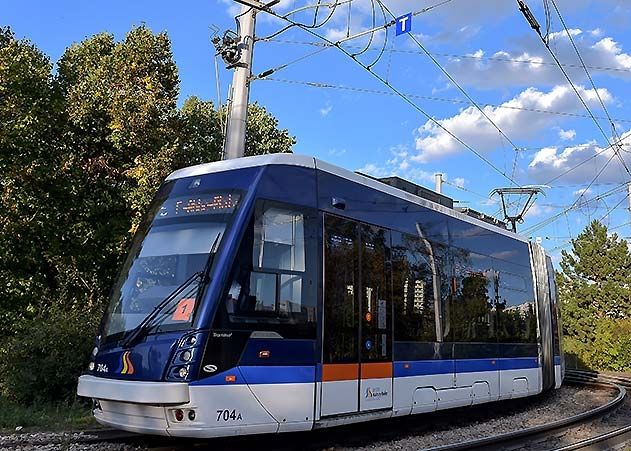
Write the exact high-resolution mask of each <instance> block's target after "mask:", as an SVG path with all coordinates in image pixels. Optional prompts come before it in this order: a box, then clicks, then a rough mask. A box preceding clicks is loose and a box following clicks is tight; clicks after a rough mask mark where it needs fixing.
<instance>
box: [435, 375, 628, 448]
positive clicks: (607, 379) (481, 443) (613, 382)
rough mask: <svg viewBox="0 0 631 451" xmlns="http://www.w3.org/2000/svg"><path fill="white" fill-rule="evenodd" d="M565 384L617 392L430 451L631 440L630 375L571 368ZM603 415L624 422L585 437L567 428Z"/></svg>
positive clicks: (586, 445) (606, 445)
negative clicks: (580, 409) (586, 406)
mask: <svg viewBox="0 0 631 451" xmlns="http://www.w3.org/2000/svg"><path fill="white" fill-rule="evenodd" d="M564 383H570V384H579V385H594V386H599V387H611V388H613V389H615V390H617V392H618V393H617V395H616V397H615V398H614V399H612V400H611V401H609V402H608V403H606V404H604V405H602V406H599V407H597V408H595V409H592V410H589V411H587V412H584V413H582V414H580V415H575V416H572V417H569V418H565V419H563V420H559V421H556V422H553V423H549V424H546V425H542V426H537V427H533V428H527V429H523V430H519V431H515V432H511V433H508V434H502V435H498V436H494V437H486V438H483V439H479V440H472V441H469V442H463V443H458V444H454V445H448V446H440V447H436V448H431V449H430V450H429V451H456V450H500V449H507V450H508V449H511V450H514V449H524V450H554V451H570V450H579V449H580V450H586V449H598V450H602V449H612V448H614V447H616V446H618V445H620V444H622V443H625V442H629V441H631V415H630V412H631V399H630V397H629V394H628V392H627V390H631V376H629V377H623V376H616V375H607V374H600V373H596V372H592V371H568V372H567V374H566V378H565V380H564ZM604 416H607V417H608V419H615V420H620V423H622V424H621V425H619V426H614V427H612V428H611V429H610V430H606V431H604V432H599V433H596V434H595V435H592V436H590V437H587V438H584V439H578V440H574V439H573V438H572V434H568V431H570V430H571V429H576V428H581V427H583V426H584V425H586V424H589V423H593V422H594V421H596V420H598V419H600V418H602V417H604Z"/></svg>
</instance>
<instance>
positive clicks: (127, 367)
mask: <svg viewBox="0 0 631 451" xmlns="http://www.w3.org/2000/svg"><path fill="white" fill-rule="evenodd" d="M129 354H130V351H125V352H124V353H123V356H122V358H121V360H122V363H123V369H122V370H121V374H134V365H132V363H131V358H130V357H129Z"/></svg>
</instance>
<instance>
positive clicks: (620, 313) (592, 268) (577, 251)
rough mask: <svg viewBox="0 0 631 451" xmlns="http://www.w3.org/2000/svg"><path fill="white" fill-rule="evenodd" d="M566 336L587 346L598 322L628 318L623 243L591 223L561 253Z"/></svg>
mask: <svg viewBox="0 0 631 451" xmlns="http://www.w3.org/2000/svg"><path fill="white" fill-rule="evenodd" d="M557 282H558V285H559V294H560V298H561V302H562V312H563V327H564V329H565V333H566V335H568V336H570V337H572V338H574V339H576V340H578V341H579V342H582V343H585V344H590V343H593V341H594V340H595V339H596V330H597V327H596V326H597V324H598V321H599V320H602V319H610V320H621V319H625V318H631V286H630V282H631V253H630V252H629V247H628V245H627V242H626V241H625V240H623V239H621V238H619V237H618V236H617V235H616V234H612V235H609V234H608V233H607V227H606V226H604V225H603V224H601V223H600V222H598V221H593V222H592V223H591V224H589V225H588V226H587V227H586V228H585V230H584V231H583V232H582V233H581V234H579V235H578V237H576V239H573V240H572V250H571V251H570V252H568V251H563V252H562V260H561V271H560V272H558V273H557Z"/></svg>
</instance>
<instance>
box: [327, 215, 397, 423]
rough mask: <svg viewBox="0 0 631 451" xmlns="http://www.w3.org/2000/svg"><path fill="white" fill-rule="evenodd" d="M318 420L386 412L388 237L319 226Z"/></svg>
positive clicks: (348, 225) (344, 224)
mask: <svg viewBox="0 0 631 451" xmlns="http://www.w3.org/2000/svg"><path fill="white" fill-rule="evenodd" d="M324 241H325V246H324V273H325V276H324V330H323V365H322V391H321V411H320V414H321V416H329V415H341V414H352V413H357V412H364V411H372V410H379V409H390V408H392V316H391V315H392V306H391V290H390V286H391V281H390V265H389V258H390V256H389V243H390V233H389V231H387V230H384V229H381V228H378V227H374V226H368V225H364V224H359V223H357V222H354V221H349V220H346V219H342V218H337V217H335V216H329V215H327V216H325V220H324Z"/></svg>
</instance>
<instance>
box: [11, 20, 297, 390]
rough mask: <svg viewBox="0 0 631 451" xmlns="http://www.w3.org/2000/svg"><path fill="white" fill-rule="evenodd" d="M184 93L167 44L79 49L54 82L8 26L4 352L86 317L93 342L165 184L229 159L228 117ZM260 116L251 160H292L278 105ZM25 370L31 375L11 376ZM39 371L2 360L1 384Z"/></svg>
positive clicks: (134, 34)
mask: <svg viewBox="0 0 631 451" xmlns="http://www.w3.org/2000/svg"><path fill="white" fill-rule="evenodd" d="M178 95H179V77H178V72H177V66H176V64H175V61H174V60H173V54H172V51H171V42H170V40H169V37H168V35H167V34H166V33H153V32H152V31H151V30H150V29H149V28H147V27H146V26H140V27H135V28H133V29H132V30H131V31H130V32H129V33H128V34H127V36H126V37H125V38H124V39H123V40H122V41H120V42H116V41H115V39H114V37H113V35H111V34H109V33H101V34H97V35H95V36H92V37H89V38H87V39H85V40H84V41H82V42H80V43H75V44H73V45H71V46H70V47H68V48H67V49H66V51H65V53H64V54H63V56H62V57H61V59H60V60H59V61H58V62H57V70H56V71H53V64H52V62H51V61H50V60H49V58H48V57H47V56H46V55H44V54H43V53H42V52H41V51H40V50H39V49H37V47H35V46H34V45H33V44H32V43H31V42H29V41H28V40H25V39H17V38H16V37H15V35H14V34H13V32H12V31H11V30H10V29H9V28H0V211H2V212H3V214H2V215H0V280H2V281H3V283H2V284H0V355H1V354H2V351H3V349H2V348H3V347H4V349H5V350H6V349H9V348H10V347H11V346H12V344H11V340H10V339H11V337H12V336H14V335H16V334H18V333H19V331H20V330H27V329H28V323H29V322H30V321H37V322H39V323H38V324H42V322H46V321H48V322H49V323H50V324H48V323H46V325H45V327H44V326H42V327H43V328H44V329H46V327H48V328H49V329H51V328H52V329H55V330H60V331H64V330H70V329H72V328H68V327H65V326H62V325H59V324H58V322H59V321H63V319H64V318H71V317H74V318H76V317H77V315H75V314H74V313H80V314H81V315H84V316H85V321H86V324H89V325H90V327H87V328H85V329H84V328H81V329H80V330H82V331H83V332H81V333H84V334H86V333H87V332H86V331H89V332H90V334H91V333H93V332H94V329H95V327H96V324H97V322H98V318H99V317H100V315H101V312H102V311H103V308H104V305H105V303H106V297H107V293H108V291H109V288H110V286H111V285H112V283H113V280H114V277H115V273H116V271H117V270H118V267H119V265H120V263H121V261H122V258H123V256H124V252H125V249H126V246H127V244H128V242H129V240H130V238H131V236H132V233H133V231H134V229H135V224H137V223H138V221H139V218H140V217H141V216H142V214H143V213H144V210H145V208H146V207H147V205H148V203H149V202H150V200H151V197H152V196H153V194H154V193H155V191H156V190H157V188H158V186H159V185H160V183H161V182H162V180H163V179H164V177H165V176H166V175H168V174H169V173H170V172H172V171H173V170H175V169H178V168H181V167H184V166H189V165H191V164H198V163H202V162H209V161H215V160H218V159H220V157H221V148H222V144H223V127H222V126H221V123H222V122H224V121H225V116H226V112H225V111H223V110H221V111H218V110H217V108H216V107H215V105H213V103H212V102H207V101H204V100H201V99H199V98H197V97H190V98H188V99H186V100H185V101H184V103H183V105H182V107H181V108H179V107H178ZM249 113H250V115H249V118H248V124H247V144H246V150H245V151H246V155H256V154H263V153H271V152H290V151H291V147H292V146H293V144H294V143H295V139H294V138H293V137H292V136H291V135H290V134H289V133H288V131H287V130H280V129H279V128H278V121H277V120H276V119H275V118H274V117H273V116H272V115H271V114H270V113H269V112H268V111H266V110H265V108H263V107H261V106H259V105H256V104H254V105H251V106H250V108H249ZM64 312H66V313H64ZM71 313H72V314H71ZM58 326H59V327H58ZM77 330H79V329H77ZM75 339H76V340H79V341H80V339H79V338H77V337H74V338H73V340H75ZM16 340H18V341H19V337H16ZM85 340H86V341H87V342H88V343H90V342H91V341H92V337H90V336H85ZM35 341H36V340H35ZM58 344H59V346H66V345H67V344H64V343H63V340H59V343H58ZM13 345H17V343H13ZM30 345H31V346H37V344H36V343H30ZM46 346H47V347H49V346H51V343H50V342H48V343H46ZM42 349H43V348H42ZM46 349H48V348H46ZM42 352H44V351H42ZM45 352H46V353H48V352H49V351H48V350H47V351H45ZM40 354H41V353H40ZM31 355H38V352H37V350H33V352H32V353H31ZM51 355H52V354H51ZM85 357H87V356H85ZM20 362H22V363H20ZM18 364H22V365H26V366H25V367H24V371H20V370H19V368H15V367H11V368H9V367H8V366H7V365H18ZM59 364H60V365H62V363H61V362H60V363H59ZM3 365H4V366H3ZM29 365H30V366H29ZM33 365H34V366H33ZM73 365H75V366H73V368H74V369H72V371H76V368H78V367H80V366H81V365H82V363H81V362H74V363H73ZM77 365H78V366H77ZM36 368H37V362H30V361H29V362H26V361H24V359H14V360H13V361H12V363H10V364H9V363H7V362H6V361H5V363H4V364H3V363H2V362H1V361H0V376H1V375H2V374H35V373H37V369H36ZM63 373H64V371H62V370H60V371H59V372H58V374H63ZM42 374H43V373H42ZM0 381H2V377H0ZM31 382H32V381H31ZM44 382H46V381H43V383H44ZM65 383H68V382H65ZM70 383H71V384H72V383H73V382H72V381H70ZM19 385H20V383H19V381H17V382H15V384H13V387H17V386H19ZM24 386H26V385H24ZM0 390H5V391H6V390H7V388H6V386H3V385H2V382H0ZM29 390H30V389H25V393H27V392H29ZM61 392H63V390H60V393H61ZM66 392H68V391H66Z"/></svg>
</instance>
